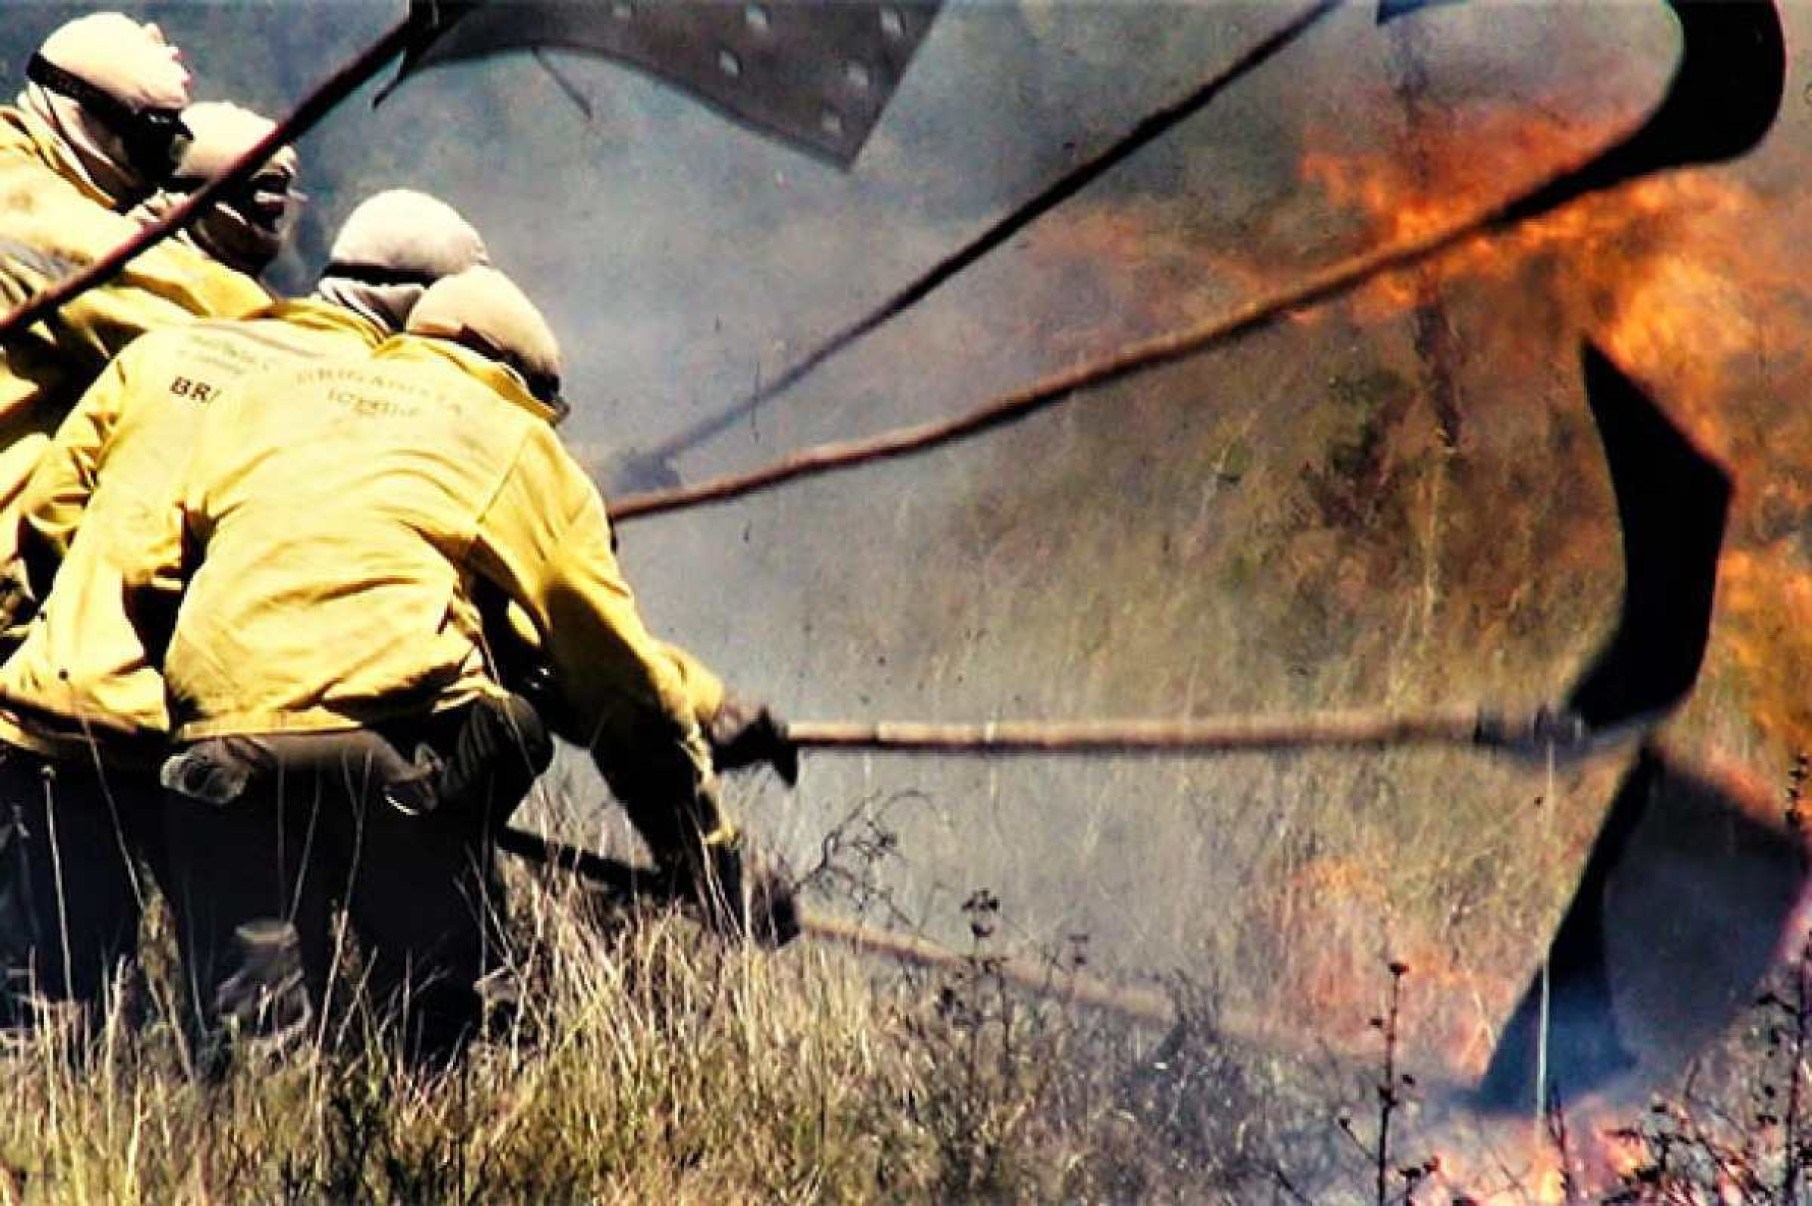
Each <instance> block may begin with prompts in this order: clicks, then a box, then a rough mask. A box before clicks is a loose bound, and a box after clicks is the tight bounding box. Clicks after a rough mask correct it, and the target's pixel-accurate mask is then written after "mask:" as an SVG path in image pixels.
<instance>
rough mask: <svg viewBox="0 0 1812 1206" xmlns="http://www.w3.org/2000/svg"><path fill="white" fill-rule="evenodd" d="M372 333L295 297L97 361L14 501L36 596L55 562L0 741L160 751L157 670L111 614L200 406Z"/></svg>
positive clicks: (168, 498) (11, 671) (348, 317)
mask: <svg viewBox="0 0 1812 1206" xmlns="http://www.w3.org/2000/svg"><path fill="white" fill-rule="evenodd" d="M385 335H386V332H385V331H384V329H383V328H382V327H380V326H378V325H377V324H376V323H373V322H371V321H369V320H368V319H365V318H363V317H361V316H360V315H358V314H357V313H355V312H354V311H352V310H348V309H346V308H345V307H342V306H336V305H332V304H330V303H327V302H323V301H317V300H313V299H305V300H300V301H288V302H279V303H277V304H275V305H273V306H271V307H269V308H268V309H266V310H264V311H262V312H260V314H259V315H257V316H256V317H255V318H253V319H252V320H250V321H244V322H229V321H211V322H198V323H191V324H188V325H185V326H181V327H172V328H168V329H165V330H162V331H157V332H153V333H152V334H149V335H146V336H145V337H144V338H142V339H140V340H138V341H136V342H134V343H133V344H132V346H131V347H129V348H127V349H126V350H125V351H124V352H123V353H121V354H120V355H119V357H118V358H117V359H115V360H114V361H113V363H112V364H111V365H109V366H108V367H107V369H106V371H105V372H103V373H102V374H101V376H100V378H99V379H98V380H97V381H96V382H95V383H94V385H93V386H92V387H90V389H89V390H88V392H87V393H86V394H85V395H83V397H82V400H81V402H80V403H79V404H78V405H77V406H76V409H75V410H74V411H72V412H71V413H70V415H69V417H68V419H66V420H65V421H64V423H63V425H62V426H61V427H59V428H58V429H57V433H56V437H55V438H54V439H53V440H52V441H51V443H50V447H49V449H48V450H47V452H46V453H45V455H44V457H43V459H42V460H41V461H40V462H39V465H38V468H37V470H36V472H35V473H34V474H33V475H32V478H31V481H30V483H29V484H28V485H27V486H26V489H25V491H24V493H23V494H22V495H21V498H20V508H21V515H20V522H21V523H22V524H23V525H24V530H23V532H22V533H21V537H20V539H21V543H22V544H23V546H24V547H25V549H26V552H27V556H26V557H25V558H24V561H25V562H26V564H27V566H28V567H29V568H30V569H31V570H32V571H33V576H34V577H35V578H37V579H38V580H36V581H33V582H32V584H31V585H32V587H33V588H34V594H36V595H37V596H38V597H40V598H43V597H44V596H43V592H44V590H45V589H46V587H47V583H45V582H44V581H43V580H42V579H43V577H44V576H45V574H46V573H47V572H55V571H56V569H57V566H58V564H59V563H61V564H62V565H64V566H66V569H64V570H63V571H62V572H59V573H57V576H56V587H55V589H54V590H51V591H50V592H49V597H48V598H47V599H45V602H44V604H43V606H42V608H41V609H40V610H39V612H38V615H37V617H36V619H35V620H34V621H33V622H32V623H31V625H30V626H29V627H28V629H27V631H26V637H25V641H24V643H23V644H22V645H21V646H20V647H19V649H18V650H17V651H16V652H15V653H14V654H13V655H12V657H10V658H9V659H8V660H7V662H6V663H5V665H4V666H0V739H5V740H7V741H10V742H12V743H13V744H15V745H21V746H24V747H26V748H28V749H33V750H36V751H38V752H39V753H43V754H47V755H51V756H66V755H70V754H76V753H81V752H84V749H85V746H86V739H87V738H88V737H90V736H93V737H95V738H98V739H101V740H106V741H109V742H110V743H112V744H114V745H115V746H119V745H121V744H122V743H124V744H125V745H126V746H127V747H128V748H127V749H125V750H119V749H116V751H115V752H116V753H130V752H131V750H130V747H132V746H142V747H144V749H145V752H146V753H153V752H154V751H156V750H157V749H158V748H159V747H161V745H162V742H163V740H164V739H165V737H166V735H167V731H168V727H169V726H168V719H167V716H166V712H165V708H164V684H163V679H162V678H161V677H160V676H159V675H158V673H157V671H156V670H155V669H153V668H152V666H151V665H150V663H149V661H148V660H147V655H146V652H145V649H144V646H143V642H142V639H141V637H140V635H139V633H138V631H137V629H136V628H135V627H134V625H133V622H132V620H131V618H130V617H129V616H128V615H127V612H126V608H125V600H124V589H125V579H124V574H123V567H124V566H126V565H127V564H129V563H130V562H132V561H134V560H136V559H138V558H139V557H141V556H143V549H144V548H145V546H146V545H147V543H148V542H153V541H155V540H156V539H157V538H158V537H159V536H160V535H161V534H162V532H163V530H164V525H165V524H166V522H167V518H168V515H169V512H170V510H171V508H172V507H173V506H174V505H175V498H174V494H175V490H176V486H177V481H178V472H179V470H180V469H181V467H182V465H183V462H184V459H185V457H186V454H187V452H188V449H189V445H190V443H191V441H192V440H193V439H194V436H195V431H196V429H197V428H198V427H199V426H200V425H201V419H202V416H203V415H204V414H205V413H206V411H207V407H208V405H209V404H210V403H211V402H213V401H214V400H216V399H217V398H218V397H219V396H220V395H221V394H222V392H223V391H224V390H225V389H226V387H227V386H228V385H230V384H232V383H233V382H234V381H236V380H238V379H239V378H241V377H244V376H246V375H248V374H250V373H252V372H257V371H263V370H267V369H271V368H275V367H278V366H280V365H284V364H289V363H292V362H296V361H320V360H327V359H335V358H341V359H343V358H347V357H353V356H359V355H362V354H365V353H368V352H369V351H370V350H371V349H372V348H373V347H376V346H377V345H378V344H379V343H380V342H382V340H383V339H384V337H385ZM78 529H79V531H78Z"/></svg>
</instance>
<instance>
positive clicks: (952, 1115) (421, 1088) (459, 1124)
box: [0, 877, 1323, 1202]
mask: <svg viewBox="0 0 1812 1206" xmlns="http://www.w3.org/2000/svg"><path fill="white" fill-rule="evenodd" d="M516 886H517V889H518V891H517V893H516V902H515V906H516V916H515V917H514V919H513V920H514V922H515V928H516V931H517V935H518V940H519V942H518V950H517V968H518V971H519V974H520V975H521V976H522V978H523V981H524V984H525V986H526V991H525V993H524V998H525V1005H524V1007H523V1008H522V1009H521V1010H520V1012H519V1013H518V1014H517V1015H516V1016H515V1017H514V1018H513V1019H511V1020H510V1021H509V1022H508V1023H507V1024H505V1025H503V1026H502V1027H500V1028H499V1032H498V1033H495V1034H494V1035H492V1036H491V1037H490V1038H488V1039H487V1040H486V1041H485V1042H483V1043H481V1044H479V1045H478V1047H477V1048H476V1049H475V1050H474V1051H473V1053H472V1054H471V1056H470V1058H469V1059H468V1060H467V1061H466V1062H465V1063H464V1064H463V1065H462V1066H460V1067H458V1068H456V1069H454V1070H452V1071H449V1072H446V1073H444V1074H441V1075H436V1076H428V1075H422V1074H419V1073H411V1072H409V1071H408V1070H407V1069H406V1068H405V1067H403V1066H402V1065H401V1064H400V1063H399V1062H398V1061H397V1060H396V1058H395V1057H394V1054H393V1052H392V1051H391V1049H390V1047H389V1045H388V1044H387V1042H386V1036H385V1035H383V1034H382V1033H381V1032H373V1031H371V1030H370V1029H368V1028H361V1025H360V1021H359V1019H358V1018H357V1016H356V1015H352V1014H346V1015H343V1016H337V1017H335V1018H334V1019H332V1024H333V1028H334V1029H335V1030H337V1032H338V1033H339V1034H340V1039H339V1041H337V1042H333V1043H328V1044H324V1045H323V1044H310V1045H307V1046H304V1047H302V1048H300V1049H295V1050H291V1051H288V1052H284V1053H277V1052H272V1051H253V1052H250V1053H248V1054H246V1055H245V1056H244V1057H243V1058H241V1059H240V1060H239V1062H238V1063H237V1064H236V1065H235V1066H234V1068H233V1069H232V1070H231V1071H230V1072H229V1073H228V1074H227V1075H226V1076H225V1078H224V1079H223V1080H221V1081H219V1082H217V1083H211V1082H209V1081H207V1080H205V1079H203V1078H200V1077H198V1076H196V1075H193V1074H192V1073H191V1071H190V1070H189V1064H188V1059H187V1054H186V1048H185V1044H184V1041H183V1039H182V1035H181V1027H180V1026H179V1025H177V1024H176V1023H175V1021H174V1018H175V1016H177V1015H176V1014H175V1009H176V1007H175V1006H174V1005H173V1004H172V1003H171V1002H172V1001H173V993H172V992H171V989H170V985H171V983H172V982H173V977H172V975H171V972H170V969H169V967H168V966H167V963H166V962H165V956H164V954H163V952H164V951H165V950H167V946H166V944H165V938H164V936H162V935H160V934H157V933H153V934H151V935H150V936H149V947H148V949H149V950H150V953H151V957H150V958H149V959H148V963H149V964H150V967H149V969H148V971H147V973H146V975H145V976H144V977H143V978H142V982H141V983H139V984H138V985H137V986H136V987H135V988H133V989H132V990H131V991H129V992H127V993H125V994H123V995H124V996H126V997H127V998H128V1002H129V1003H128V1004H125V1005H121V1006H118V1007H116V1008H115V1010H114V1013H113V1015H112V1016H111V1017H110V1018H109V1020H108V1024H107V1026H106V1027H105V1030H104V1032H103V1034H102V1035H101V1037H100V1039H99V1041H98V1043H97V1044H96V1045H95V1046H94V1048H93V1049H92V1051H91V1052H90V1053H89V1054H88V1055H87V1056H86V1057H85V1058H78V1057H77V1055H75V1054H74V1053H72V1052H71V1051H70V1050H69V1048H68V1047H67V1045H66V1044H63V1043H61V1042H60V1041H59V1040H58V1039H57V1038H56V1036H55V1035H53V1034H50V1033H48V1032H44V1033H39V1034H37V1035H35V1036H32V1037H30V1038H27V1039H25V1040H23V1041H21V1042H20V1043H18V1044H17V1045H15V1046H14V1047H12V1048H10V1049H9V1050H8V1051H7V1052H6V1053H5V1054H4V1055H0V1076H3V1077H4V1078H5V1080H6V1083H7V1085H8V1101H9V1105H10V1107H11V1108H10V1109H9V1110H7V1111H6V1112H5V1114H4V1115H3V1116H0V1202H14V1201H25V1202H51V1201H55V1202H66V1201H105V1202H136V1201H151V1202H164V1201H192V1202H215V1201H234V1202H241V1201H407V1202H419V1201H437V1202H438V1201H487V1202H490V1201H562V1200H611V1201H713V1202H717V1201H762V1202H768V1201H781V1202H787V1201H791V1202H806V1201H810V1202H818V1201H870V1200H930V1199H935V1200H954V1199H986V1200H1009V1201H1010V1200H1052V1199H1069V1200H1131V1199H1144V1200H1151V1199H1157V1200H1180V1199H1187V1200H1192V1201H1213V1200H1217V1199H1219V1200H1229V1201H1232V1200H1252V1198H1251V1197H1250V1196H1246V1193H1245V1191H1246V1190H1251V1191H1252V1192H1253V1193H1257V1194H1258V1195H1259V1197H1260V1199H1261V1200H1262V1199H1264V1198H1269V1197H1272V1196H1277V1195H1279V1194H1282V1195H1284V1200H1293V1199H1292V1198H1291V1197H1290V1196H1289V1195H1288V1194H1287V1193H1286V1191H1285V1190H1284V1189H1283V1188H1282V1185H1283V1184H1284V1183H1285V1181H1284V1178H1285V1177H1286V1176H1287V1174H1284V1173H1283V1172H1282V1171H1281V1165H1280V1164H1279V1163H1278V1162H1277V1161H1276V1160H1274V1159H1272V1158H1271V1155H1270V1152H1271V1150H1272V1149H1273V1148H1275V1147H1277V1146H1279V1144H1280V1143H1281V1139H1280V1136H1281V1135H1282V1134H1283V1133H1284V1132H1283V1129H1281V1124H1276V1125H1274V1124H1273V1123H1272V1122H1268V1121H1267V1118H1269V1117H1271V1116H1272V1115H1273V1114H1276V1116H1277V1117H1281V1116H1282V1115H1281V1114H1277V1112H1276V1111H1274V1110H1272V1109H1271V1106H1272V1104H1273V1103H1272V1101H1271V1100H1270V1098H1269V1096H1268V1094H1269V1090H1268V1089H1266V1088H1264V1087H1262V1077H1259V1076H1257V1075H1256V1074H1254V1073H1252V1072H1250V1071H1249V1070H1247V1069H1246V1068H1244V1067H1242V1066H1241V1065H1240V1063H1239V1062H1238V1060H1236V1059H1235V1058H1234V1056H1233V1054H1232V1053H1231V1052H1230V1051H1229V1050H1228V1049H1226V1048H1225V1047H1223V1046H1222V1045H1221V1044H1220V1042H1219V1039H1218V1037H1217V1035H1216V1034H1215V1031H1214V1029H1213V1026H1212V1011H1211V1010H1210V1009H1208V1008H1207V1006H1206V1004H1205V1003H1204V1001H1203V1000H1202V999H1201V998H1199V997H1192V998H1190V999H1189V1001H1188V1002H1186V1004H1187V1005H1188V1008H1187V1009H1186V1013H1187V1015H1188V1016H1189V1017H1190V1018H1191V1020H1192V1022H1193V1023H1194V1024H1193V1025H1192V1026H1191V1027H1189V1028H1182V1029H1179V1030H1178V1031H1177V1033H1175V1034H1173V1035H1172V1036H1171V1037H1170V1039H1169V1041H1168V1042H1167V1043H1166V1044H1165V1045H1164V1046H1162V1047H1161V1048H1159V1049H1157V1050H1154V1049H1153V1048H1154V1044H1155V1041H1156V1037H1157V1036H1146V1035H1139V1034H1137V1033H1132V1032H1127V1031H1125V1030H1123V1029H1120V1028H1118V1027H1116V1026H1113V1025H1110V1024H1109V1023H1108V1021H1107V1020H1105V1019H1101V1018H1096V1017H1088V1016H1083V1015H1081V1014H1079V1013H1076V1012H1072V1011H1067V1010H1065V1009H1063V1008H1061V1007H1058V1006H1055V1005H1051V1004H1048V1003H1040V1002H1035V1001H1030V1000H1027V999H1024V998H1022V997H1017V996H1015V995H1013V994H1012V993H1010V992H1009V991H1008V990H1007V988H1006V987H1005V986H1004V985H1003V984H1002V983H1001V981H1000V980H999V978H998V977H996V976H994V975H992V974H991V968H992V963H991V960H990V956H988V955H987V954H986V953H985V949H978V952H977V954H976V956H975V957H974V958H973V959H972V960H970V961H969V963H968V965H967V967H966V968H965V969H964V970H963V971H962V972H960V973H959V974H956V975H953V976H945V977H942V978H934V979H928V978H924V977H915V976H910V975H907V974H905V973H902V972H899V971H897V970H892V969H883V970H877V969H875V968H873V967H871V966H866V965H863V964H861V963H859V962H856V961H854V960H852V959H850V958H847V957H845V956H843V955H841V954H839V953H837V952H835V951H831V950H826V949H824V948H815V947H811V946H809V945H805V944H800V945H798V946H795V947H794V948H791V949H789V950H787V951H785V952H782V953H779V954H777V955H770V954H763V953H759V952H749V951H744V950H739V949H730V948H727V947H724V946H721V945H718V944H716V943H714V942H711V941H710V940H707V939H705V938H704V937H702V936H701V934H700V932H699V931H698V930H697V928H696V927H695V926H693V925H692V924H691V923H690V922H689V921H687V920H686V919H684V918H682V917H678V916H674V915H668V914H662V915H636V916H633V917H629V916H625V915H624V914H622V913H620V912H613V911H610V910H601V909H600V907H599V906H598V903H597V902H596V901H595V900H594V899H592V898H589V897H587V896H586V895H584V894H583V893H582V892H581V891H579V890H578V889H577V888H575V887H574V886H573V885H572V884H570V883H567V882H563V881H561V880H558V879H547V880H532V881H531V880H529V879H527V878H526V877H524V878H523V879H522V880H521V882H519V883H518V884H517V885H516ZM154 928H155V927H154ZM984 947H985V944H984ZM129 1015H132V1016H133V1017H134V1020H133V1021H132V1022H131V1023H130V1024H129V1023H128V1020H127V1019H128V1016H129ZM1311 1113H1312V1112H1311ZM1306 1125H1307V1127H1308V1129H1310V1130H1320V1129H1323V1127H1322V1124H1321V1121H1320V1120H1319V1119H1315V1118H1313V1117H1311V1118H1310V1120H1309V1121H1308V1122H1307V1124H1306ZM1304 1150H1306V1148H1305V1149H1304ZM1298 1200H1299V1199H1298Z"/></svg>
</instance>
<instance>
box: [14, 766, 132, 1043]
mask: <svg viewBox="0 0 1812 1206" xmlns="http://www.w3.org/2000/svg"><path fill="white" fill-rule="evenodd" d="M159 796H160V792H159V789H158V786H157V782H156V780H155V778H154V777H153V776H151V775H150V774H148V773H142V772H134V771H128V770H117V769H111V768H109V769H107V770H106V771H105V774H104V775H103V774H102V773H101V772H98V771H97V770H96V768H95V765H94V764H93V763H92V762H88V761H82V760H71V761H55V760H50V759H46V758H42V757H39V756H38V755H36V754H31V753H28V752H26V751H24V750H21V749H17V748H15V747H13V746H9V745H4V744H0V1024H4V1025H6V1026H20V1025H30V1024H32V1023H33V1021H34V1019H35V1018H36V1017H37V1014H38V1011H37V1009H36V1008H35V1007H36V1005H37V1004H38V1003H40V1002H63V1003H69V1004H73V1005H76V1006H79V1007H82V1008H83V1009H84V1011H85V1012H86V1013H87V1015H88V1017H87V1021H88V1022H89V1023H90V1024H93V1023H95V1022H98V1021H99V1020H100V1017H101V1011H100V1010H98V1009H95V1008H94V1007H95V1006H96V1005H98V1004H101V1003H102V1002H103V998H104V996H105V995H106V992H107V989H108V987H109V985H111V984H112V983H113V981H114V978H115V975H116V974H117V973H118V971H119V970H120V968H121V966H122V965H125V964H129V963H130V962H131V961H132V960H133V959H134V958H135V957H136V954H137V950H138V927H139V918H140V916H141V915H142V913H143V911H144V906H145V902H146V901H147V900H148V899H149V897H150V893H151V880H152V878H154V877H155V878H157V879H159V880H161V879H162V878H163V876H164V874H165V867H164V859H163V842H162V832H161V828H160V824H159V817H160V813H161V802H160V799H159ZM147 872H149V874H147Z"/></svg>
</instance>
